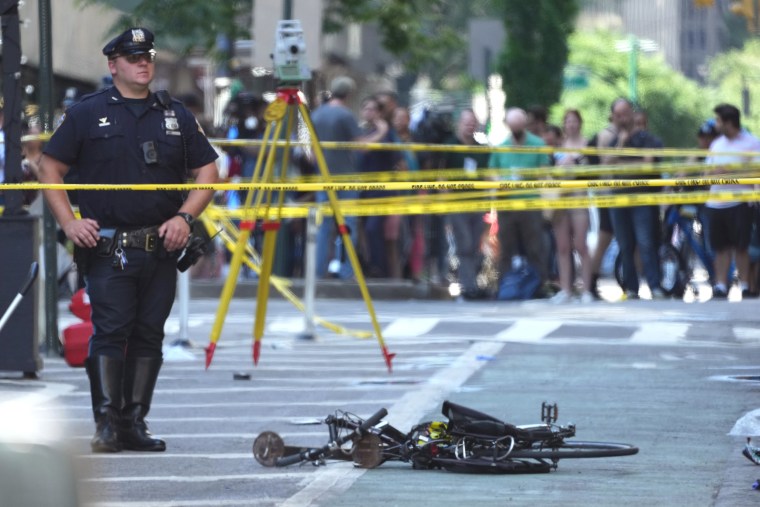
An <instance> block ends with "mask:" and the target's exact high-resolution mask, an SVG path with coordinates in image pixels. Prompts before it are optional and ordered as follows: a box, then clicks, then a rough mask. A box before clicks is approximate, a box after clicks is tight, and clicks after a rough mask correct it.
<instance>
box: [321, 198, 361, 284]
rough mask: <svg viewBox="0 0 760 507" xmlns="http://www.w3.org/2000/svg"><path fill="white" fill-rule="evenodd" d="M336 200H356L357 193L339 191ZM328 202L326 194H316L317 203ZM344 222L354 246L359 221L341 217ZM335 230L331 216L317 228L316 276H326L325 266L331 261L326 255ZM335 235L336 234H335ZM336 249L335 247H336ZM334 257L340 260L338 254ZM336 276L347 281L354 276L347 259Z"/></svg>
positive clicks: (357, 237) (357, 234)
mask: <svg viewBox="0 0 760 507" xmlns="http://www.w3.org/2000/svg"><path fill="white" fill-rule="evenodd" d="M337 194H338V199H340V200H343V199H358V198H359V192H356V191H349V190H345V191H340V192H337ZM325 202H328V199H327V193H326V192H317V203H325ZM343 218H344V220H345V221H346V226H347V227H348V229H349V231H350V233H351V242H352V243H353V244H354V246H356V244H357V241H358V239H359V227H358V226H359V221H358V220H357V218H356V217H343ZM334 229H335V219H334V218H333V217H332V216H325V217H324V220H322V225H320V226H319V230H318V231H317V276H318V277H320V278H324V277H325V276H327V266H328V264H329V263H330V261H331V260H332V259H328V258H327V253H328V252H329V250H330V248H329V247H330V239H331V238H332V233H333V230H334ZM336 234H337V233H336ZM336 248H337V247H336ZM335 257H338V258H340V252H335ZM338 276H339V277H340V278H341V279H348V278H352V277H353V276H354V268H353V267H352V266H351V262H350V261H349V260H348V258H346V259H345V262H343V263H341V266H340V273H339V274H338Z"/></svg>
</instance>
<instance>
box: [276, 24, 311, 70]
mask: <svg viewBox="0 0 760 507" xmlns="http://www.w3.org/2000/svg"><path fill="white" fill-rule="evenodd" d="M272 60H273V61H274V75H275V77H276V78H277V79H278V80H279V81H281V82H282V83H286V84H287V83H300V82H301V81H308V80H310V79H311V70H309V65H308V64H307V63H306V42H305V41H304V38H303V30H301V22H300V21H298V20H295V19H288V20H280V21H278V22H277V34H276V36H275V46H274V53H273V54H272Z"/></svg>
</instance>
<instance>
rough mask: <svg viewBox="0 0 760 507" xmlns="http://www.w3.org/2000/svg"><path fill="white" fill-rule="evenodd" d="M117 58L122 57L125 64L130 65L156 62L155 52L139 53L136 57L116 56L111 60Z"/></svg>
mask: <svg viewBox="0 0 760 507" xmlns="http://www.w3.org/2000/svg"><path fill="white" fill-rule="evenodd" d="M119 56H121V57H123V58H124V59H125V60H126V61H127V62H129V63H131V64H135V63H140V62H142V61H145V62H146V63H154V62H155V61H156V53H155V52H149V53H139V54H136V55H118V56H114V57H113V58H112V60H113V59H116V58H118V57H119Z"/></svg>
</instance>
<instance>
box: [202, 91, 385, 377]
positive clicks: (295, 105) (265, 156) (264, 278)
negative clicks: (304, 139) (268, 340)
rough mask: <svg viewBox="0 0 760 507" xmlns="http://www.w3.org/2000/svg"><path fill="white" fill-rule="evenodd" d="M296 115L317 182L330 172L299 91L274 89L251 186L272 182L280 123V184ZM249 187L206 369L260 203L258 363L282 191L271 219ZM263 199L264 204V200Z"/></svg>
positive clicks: (363, 287) (267, 203)
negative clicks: (307, 141) (306, 134)
mask: <svg viewBox="0 0 760 507" xmlns="http://www.w3.org/2000/svg"><path fill="white" fill-rule="evenodd" d="M298 113H300V114H301V118H302V119H303V122H304V124H305V125H306V128H307V129H308V132H309V139H310V141H311V148H312V149H313V150H314V156H315V159H316V162H317V167H318V168H319V174H320V176H321V177H322V178H324V179H325V180H327V181H329V178H330V172H329V170H328V167H327V164H326V162H325V157H324V153H323V152H322V147H321V146H320V144H319V139H318V138H317V134H316V132H315V130H314V125H313V124H312V122H311V119H310V117H309V112H308V109H307V108H306V106H305V105H304V104H303V101H302V100H301V93H300V90H299V89H298V88H295V87H288V86H284V87H281V88H278V89H277V98H276V99H275V100H274V101H273V102H272V103H271V104H270V105H269V106H268V107H267V109H266V111H265V113H264V119H265V121H266V122H267V126H266V129H265V131H264V140H263V143H262V145H261V149H260V151H259V154H258V157H257V160H256V166H255V168H254V171H253V176H252V177H251V183H252V184H255V183H272V181H273V178H274V166H275V159H276V157H275V155H276V152H277V145H278V140H279V139H281V137H280V135H281V134H282V128H283V123H284V124H285V134H284V141H285V142H284V147H283V151H282V160H281V165H280V181H284V179H285V174H286V171H287V167H288V162H289V158H290V147H291V144H290V142H291V138H292V134H293V129H294V127H295V126H296V125H297V123H298V121H297V120H298ZM254 188H255V187H253V186H251V187H250V188H249V189H248V192H247V193H246V198H245V202H244V204H243V213H244V216H243V220H241V222H240V234H239V235H238V239H237V242H236V244H235V249H234V251H233V254H232V260H231V261H230V270H229V273H228V274H227V279H226V280H225V283H224V287H223V288H222V294H221V297H220V301H219V308H218V309H217V312H216V319H215V321H214V325H213V327H212V329H211V340H210V343H209V345H208V347H207V348H206V368H207V369H208V367H209V366H210V365H211V361H212V359H213V356H214V351H215V350H216V344H217V342H218V341H219V337H220V335H221V332H222V326H223V325H224V319H225V317H226V315H227V310H228V309H229V305H230V301H231V300H232V295H233V293H234V291H235V286H236V284H237V278H238V274H239V272H240V267H241V265H242V263H243V257H244V255H245V253H246V247H247V245H248V241H249V239H250V236H251V234H252V232H253V229H254V227H255V225H256V218H257V217H258V215H259V210H260V209H261V207H262V204H263V206H264V212H263V213H262V216H263V217H264V219H263V223H262V230H263V232H264V242H263V246H262V248H261V266H260V268H259V284H258V292H257V294H256V315H255V320H254V328H253V338H254V342H253V362H254V364H255V365H257V364H258V362H259V356H260V354H261V339H262V337H263V335H264V323H265V321H266V310H267V303H268V300H269V280H270V277H271V274H272V265H273V261H274V253H275V244H276V241H277V232H278V231H279V229H280V218H281V215H282V206H283V203H284V199H285V192H283V191H279V192H278V195H277V203H276V205H275V206H274V214H273V215H272V206H273V203H272V190H271V189H269V190H266V191H264V190H263V189H259V190H258V191H256V190H254ZM325 192H326V193H327V197H328V201H329V203H330V207H331V209H332V213H333V216H334V218H335V223H336V224H337V228H338V233H339V234H340V236H341V239H342V241H343V246H344V248H345V250H346V254H347V256H348V260H349V262H351V266H352V267H353V270H354V274H355V276H356V281H357V283H358V285H359V290H360V291H361V294H362V298H363V299H364V302H365V303H366V305H367V310H368V311H369V315H370V319H371V320H372V328H373V330H374V331H375V336H377V340H378V343H379V345H380V349H381V351H382V354H383V358H384V360H385V364H386V366H387V367H388V371H389V372H390V371H391V369H392V365H391V362H392V360H393V357H394V356H395V354H391V353H390V352H388V348H387V347H386V345H385V342H384V340H383V337H382V333H381V331H380V325H379V323H378V321H377V315H376V314H375V309H374V307H373V305H372V299H371V298H370V295H369V290H368V289H367V283H366V280H365V279H364V274H363V273H362V270H361V266H360V264H359V258H358V256H357V255H356V250H355V249H354V245H353V243H352V242H351V235H350V231H349V230H348V227H346V223H345V219H344V217H343V213H342V212H341V210H340V206H339V203H338V197H337V195H336V193H335V190H330V189H327V190H325ZM265 194H266V200H264V195H265ZM254 195H255V198H254Z"/></svg>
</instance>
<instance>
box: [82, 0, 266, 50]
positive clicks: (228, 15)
mask: <svg viewBox="0 0 760 507" xmlns="http://www.w3.org/2000/svg"><path fill="white" fill-rule="evenodd" d="M78 2H79V3H80V4H81V5H108V6H111V7H116V8H121V9H127V8H129V9H128V11H127V12H123V14H122V15H121V16H120V17H119V19H118V20H117V22H116V23H115V25H114V26H111V27H109V29H108V30H107V32H106V33H109V34H110V33H114V32H116V31H118V30H124V29H126V28H129V27H130V26H140V25H142V26H146V27H148V28H150V29H151V30H152V31H154V32H155V33H160V34H161V40H162V42H164V43H165V44H167V45H168V47H167V48H166V49H171V50H173V51H175V52H177V53H179V54H187V53H188V52H190V51H191V50H192V49H198V48H200V49H203V50H206V51H207V52H210V53H212V54H214V53H215V51H216V45H217V38H218V36H219V35H220V34H222V35H225V36H226V37H227V38H228V39H229V40H235V39H249V38H250V37H251V35H250V27H251V14H252V12H253V0H213V1H209V0H161V1H160V2H157V1H155V0H131V1H116V0H78ZM105 36H106V35H105V34H104V37H105ZM159 49H163V48H159Z"/></svg>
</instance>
